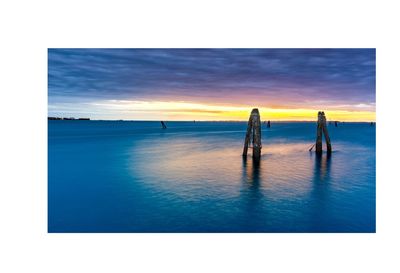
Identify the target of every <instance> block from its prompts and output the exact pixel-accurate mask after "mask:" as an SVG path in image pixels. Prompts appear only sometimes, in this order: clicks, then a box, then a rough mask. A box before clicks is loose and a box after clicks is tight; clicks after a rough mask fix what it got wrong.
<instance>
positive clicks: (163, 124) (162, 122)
mask: <svg viewBox="0 0 400 273" xmlns="http://www.w3.org/2000/svg"><path fill="white" fill-rule="evenodd" d="M161 126H162V128H163V129H167V126H166V125H165V123H164V121H161Z"/></svg>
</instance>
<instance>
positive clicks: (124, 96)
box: [48, 49, 375, 121]
mask: <svg viewBox="0 0 400 273" xmlns="http://www.w3.org/2000/svg"><path fill="white" fill-rule="evenodd" d="M253 108H258V109H259V110H260V113H261V119H262V120H316V118H317V113H318V111H320V110H323V111H325V113H326V116H327V119H328V120H340V121H374V120H375V49H49V50H48V115H49V116H58V117H76V118H79V117H89V118H91V119H111V120H112V119H126V120H247V119H248V118H249V115H250V112H251V110H252V109H253Z"/></svg>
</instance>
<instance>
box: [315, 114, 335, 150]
mask: <svg viewBox="0 0 400 273" xmlns="http://www.w3.org/2000/svg"><path fill="white" fill-rule="evenodd" d="M322 133H323V134H324V136H325V142H326V149H327V152H328V153H329V154H330V153H331V152H332V146H331V139H330V138H329V133H328V128H327V127H326V117H325V113H324V112H323V111H319V112H318V123H317V140H316V142H315V151H316V153H317V154H322Z"/></svg>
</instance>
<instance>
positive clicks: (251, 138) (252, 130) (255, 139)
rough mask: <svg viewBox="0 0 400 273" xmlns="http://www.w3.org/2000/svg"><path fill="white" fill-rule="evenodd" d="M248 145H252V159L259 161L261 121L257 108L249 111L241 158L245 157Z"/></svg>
mask: <svg viewBox="0 0 400 273" xmlns="http://www.w3.org/2000/svg"><path fill="white" fill-rule="evenodd" d="M249 144H253V146H252V147H253V159H254V160H257V161H258V160H260V157H261V148H262V145H261V120H260V113H259V112H258V109H257V108H254V109H253V110H252V111H251V114H250V118H249V122H248V123H247V133H246V138H245V139H244V147H243V156H244V157H245V156H247V150H248V148H249Z"/></svg>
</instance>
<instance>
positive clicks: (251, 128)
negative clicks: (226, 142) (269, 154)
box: [243, 108, 337, 161]
mask: <svg viewBox="0 0 400 273" xmlns="http://www.w3.org/2000/svg"><path fill="white" fill-rule="evenodd" d="M335 126H336V127H337V122H335ZM270 127H271V123H270V121H268V123H267V128H270ZM322 135H324V136H325V142H326V148H327V153H328V154H331V152H332V145H331V139H330V137H329V133H328V127H327V126H326V117H325V113H324V112H323V111H319V112H318V121H317V139H316V141H315V144H314V145H313V146H312V147H311V149H310V151H311V150H312V148H313V147H314V146H315V152H316V153H317V154H318V155H320V154H322ZM251 144H252V146H251ZM249 146H250V147H252V148H253V159H255V160H257V161H258V160H260V157H261V148H262V145H261V120H260V113H259V111H258V109H257V108H254V109H253V110H252V111H251V114H250V118H249V122H248V123H247V132H246V137H245V140H244V147H243V156H244V157H246V156H247V151H248V148H249Z"/></svg>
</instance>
